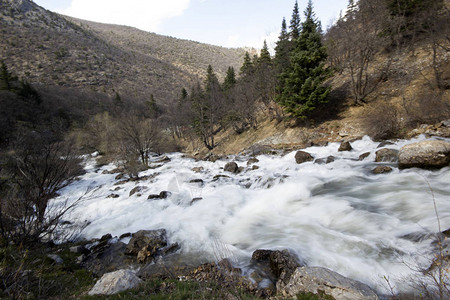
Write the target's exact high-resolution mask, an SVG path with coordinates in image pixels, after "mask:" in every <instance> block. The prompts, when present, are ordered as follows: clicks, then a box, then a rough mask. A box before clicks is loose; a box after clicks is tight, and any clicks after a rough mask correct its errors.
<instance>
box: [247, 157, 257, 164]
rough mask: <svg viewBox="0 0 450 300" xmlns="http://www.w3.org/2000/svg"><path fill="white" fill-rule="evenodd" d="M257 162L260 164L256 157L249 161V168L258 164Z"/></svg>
mask: <svg viewBox="0 0 450 300" xmlns="http://www.w3.org/2000/svg"><path fill="white" fill-rule="evenodd" d="M257 162H259V159H257V158H256V157H252V158H250V159H249V160H248V161H247V166H250V165H252V164H256V163H257Z"/></svg>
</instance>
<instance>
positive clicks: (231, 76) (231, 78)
mask: <svg viewBox="0 0 450 300" xmlns="http://www.w3.org/2000/svg"><path fill="white" fill-rule="evenodd" d="M235 84H236V73H235V72H234V68H233V67H228V70H227V75H226V76H225V80H224V82H223V85H222V86H223V89H224V90H225V91H229V90H230V89H231V88H233V87H234V85H235Z"/></svg>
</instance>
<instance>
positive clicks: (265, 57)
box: [258, 40, 272, 64]
mask: <svg viewBox="0 0 450 300" xmlns="http://www.w3.org/2000/svg"><path fill="white" fill-rule="evenodd" d="M271 63H272V58H271V57H270V52H269V47H268V46H267V42H266V40H264V44H263V47H262V49H261V54H260V56H259V59H258V64H271Z"/></svg>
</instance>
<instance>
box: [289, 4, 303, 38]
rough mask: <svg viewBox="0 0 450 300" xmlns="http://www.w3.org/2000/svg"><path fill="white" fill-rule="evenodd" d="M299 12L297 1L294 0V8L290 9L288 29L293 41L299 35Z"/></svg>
mask: <svg viewBox="0 0 450 300" xmlns="http://www.w3.org/2000/svg"><path fill="white" fill-rule="evenodd" d="M300 25H301V23H300V12H299V10H298V1H295V4H294V10H293V11H292V18H291V23H290V26H289V29H290V30H291V31H290V33H289V35H290V38H291V40H292V41H295V40H296V39H298V37H299V36H300Z"/></svg>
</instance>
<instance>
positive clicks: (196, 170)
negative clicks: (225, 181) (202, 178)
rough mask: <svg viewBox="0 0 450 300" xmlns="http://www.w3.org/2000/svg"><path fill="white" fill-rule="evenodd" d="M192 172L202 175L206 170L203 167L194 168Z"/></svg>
mask: <svg viewBox="0 0 450 300" xmlns="http://www.w3.org/2000/svg"><path fill="white" fill-rule="evenodd" d="M191 170H192V171H194V172H196V173H200V172H202V171H203V170H204V168H203V167H195V168H192V169H191Z"/></svg>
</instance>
